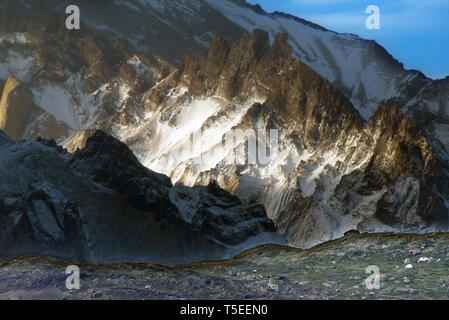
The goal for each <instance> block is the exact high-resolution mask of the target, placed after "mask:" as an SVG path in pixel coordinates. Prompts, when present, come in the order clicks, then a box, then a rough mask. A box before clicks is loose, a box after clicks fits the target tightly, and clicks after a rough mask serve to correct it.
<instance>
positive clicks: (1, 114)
mask: <svg viewBox="0 0 449 320" xmlns="http://www.w3.org/2000/svg"><path fill="white" fill-rule="evenodd" d="M32 109H33V102H32V94H31V90H30V89H28V88H26V87H25V86H23V85H21V84H20V82H19V81H17V80H16V79H14V78H11V77H9V78H8V80H7V81H6V83H5V86H4V88H3V95H2V97H1V100H0V130H2V131H3V132H5V133H6V134H7V135H8V136H10V137H11V138H13V139H15V140H20V139H21V138H22V135H23V132H24V130H25V128H26V126H27V124H28V119H29V117H30V114H31V111H32Z"/></svg>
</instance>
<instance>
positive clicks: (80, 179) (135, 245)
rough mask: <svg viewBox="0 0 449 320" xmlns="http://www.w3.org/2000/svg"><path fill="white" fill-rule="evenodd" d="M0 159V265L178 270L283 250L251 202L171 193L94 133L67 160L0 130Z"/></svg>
mask: <svg viewBox="0 0 449 320" xmlns="http://www.w3.org/2000/svg"><path fill="white" fill-rule="evenodd" d="M0 154H1V157H0V179H1V181H2V184H1V186H0V222H1V227H0V228H1V232H0V258H8V257H14V256H23V255H33V256H54V257H59V258H62V259H68V260H72V261H73V260H75V261H85V262H89V263H106V262H124V261H128V262H152V263H160V264H178V263H188V262H192V261H200V260H208V259H220V258H225V257H229V256H230V255H233V254H236V253H237V252H240V251H241V250H244V249H246V248H249V247H251V246H252V245H254V244H262V243H266V242H279V243H283V242H284V240H283V239H282V237H280V236H279V235H278V234H277V233H276V232H275V229H274V225H273V223H272V222H271V221H270V220H269V219H268V218H267V217H266V214H265V210H264V208H263V206H261V205H260V204H259V205H256V204H252V205H243V204H242V203H241V202H240V201H239V200H238V199H237V198H236V197H233V196H232V195H230V194H229V193H227V192H225V191H224V190H221V189H219V188H217V187H210V188H201V190H200V189H191V188H182V189H180V188H181V187H180V186H178V187H176V188H174V187H173V185H172V184H171V182H170V180H169V178H168V177H166V176H163V175H161V174H158V173H155V172H152V171H151V170H149V169H147V168H145V167H144V166H142V165H141V164H140V163H139V161H138V160H137V159H136V157H135V156H134V155H133V153H132V152H131V151H130V150H129V149H128V147H127V146H126V145H125V144H123V143H121V142H119V141H118V140H116V139H114V138H113V137H111V136H109V135H107V134H105V133H103V132H95V133H94V134H93V135H92V137H90V138H89V139H88V140H87V143H86V147H85V148H84V149H82V150H78V151H77V152H75V153H74V154H68V153H67V152H66V150H64V149H62V148H61V147H58V146H57V145H56V143H55V142H54V141H52V140H45V139H43V140H42V139H40V140H39V141H37V142H14V141H12V140H10V139H9V138H8V137H6V136H5V135H4V134H3V133H1V132H0ZM197 204H201V205H197ZM189 215H192V216H194V217H195V221H192V220H189V218H188V217H189Z"/></svg>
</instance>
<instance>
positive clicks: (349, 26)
mask: <svg viewBox="0 0 449 320" xmlns="http://www.w3.org/2000/svg"><path fill="white" fill-rule="evenodd" d="M248 2H249V3H252V4H255V3H258V4H260V5H261V6H262V7H263V8H264V9H265V11H268V12H273V11H282V12H286V13H290V14H293V15H296V16H298V17H301V18H303V19H306V20H309V21H311V22H315V23H317V24H319V25H322V26H323V27H326V28H328V29H330V30H334V31H337V32H348V33H354V34H356V35H358V36H360V37H362V38H365V39H373V40H376V41H377V42H378V43H380V44H381V45H382V46H383V47H385V48H386V49H387V50H388V51H389V52H390V53H391V54H392V55H393V56H394V57H395V58H396V59H398V60H399V61H401V62H402V63H403V64H404V66H405V68H407V69H416V70H420V71H422V72H423V73H424V74H425V75H426V76H428V77H430V78H434V79H438V78H444V77H445V76H447V75H449V0H275V1H273V0H249V1H248ZM369 5H377V6H378V7H379V8H380V27H381V28H380V29H379V30H375V29H372V30H369V29H367V28H366V27H365V20H366V18H367V17H368V15H367V14H366V13H365V9H366V8H367V7H368V6H369Z"/></svg>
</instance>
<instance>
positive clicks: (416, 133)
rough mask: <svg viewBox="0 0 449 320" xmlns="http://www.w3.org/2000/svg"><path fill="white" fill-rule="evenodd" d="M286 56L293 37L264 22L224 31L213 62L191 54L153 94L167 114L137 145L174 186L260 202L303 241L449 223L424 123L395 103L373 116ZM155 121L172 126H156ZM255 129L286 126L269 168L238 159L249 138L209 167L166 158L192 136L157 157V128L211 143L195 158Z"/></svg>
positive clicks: (442, 180) (442, 168)
mask: <svg viewBox="0 0 449 320" xmlns="http://www.w3.org/2000/svg"><path fill="white" fill-rule="evenodd" d="M290 53H291V49H290V47H289V46H288V42H287V36H286V34H278V35H277V36H276V38H275V40H274V42H273V44H272V45H271V44H270V42H269V39H268V33H266V32H264V31H263V30H260V29H256V30H255V31H254V32H253V34H252V35H251V36H250V37H243V38H242V39H241V40H240V41H239V42H237V43H234V44H233V45H232V47H229V45H228V44H227V43H226V42H225V41H224V40H223V39H220V38H217V39H215V40H214V41H212V43H211V49H210V51H209V53H208V55H207V57H204V58H201V59H196V58H185V59H183V60H182V62H181V64H180V67H179V70H178V71H177V72H176V73H174V74H173V75H172V76H171V78H170V81H166V82H164V83H162V84H161V85H159V86H158V87H157V88H154V89H152V90H150V91H149V92H148V93H147V94H146V97H147V98H146V105H147V108H148V109H151V108H152V106H157V109H153V110H160V113H157V112H154V111H153V113H152V114H151V117H147V118H146V122H144V123H142V124H141V130H142V132H147V133H148V132H149V135H148V136H149V137H147V138H146V139H147V140H146V141H148V145H147V144H146V143H147V142H144V141H143V140H140V142H138V143H137V144H136V146H135V147H134V150H135V152H136V153H137V154H139V155H141V156H142V158H143V159H144V163H146V164H147V165H148V166H149V167H151V168H154V169H155V170H156V171H161V172H165V173H166V174H168V175H170V176H171V177H172V180H174V181H177V182H181V183H183V184H186V185H198V184H200V185H201V184H203V183H205V184H207V183H210V181H214V180H215V181H218V183H219V184H220V186H221V187H222V188H225V189H226V190H228V191H230V192H233V193H234V194H236V195H237V196H239V197H240V198H241V199H243V200H245V201H247V202H249V201H252V200H257V201H261V202H263V203H264V205H265V207H266V209H267V213H268V216H269V217H270V218H271V219H273V221H274V222H275V224H276V228H277V230H278V231H279V232H281V233H282V234H284V235H286V237H287V239H288V240H289V242H290V243H291V244H294V245H297V246H305V247H308V246H311V245H314V244H317V243H319V242H321V241H324V240H329V239H332V238H335V237H339V236H342V235H343V234H344V232H346V231H348V230H351V229H359V230H361V231H387V230H400V231H404V232H424V231H430V230H446V229H447V227H448V219H447V217H448V215H447V213H448V202H447V199H448V197H449V189H448V187H447V185H448V179H449V178H448V177H449V176H448V167H447V160H446V159H445V158H441V154H440V153H439V152H438V150H437V151H435V150H434V149H433V148H432V146H431V144H429V142H428V140H427V139H426V137H425V135H424V134H423V133H422V131H421V130H420V129H419V127H418V126H417V125H416V124H415V123H414V122H413V121H411V120H409V119H408V118H407V117H405V116H404V115H403V114H402V113H401V112H400V111H398V110H397V109H396V108H395V107H391V106H390V107H388V106H381V107H379V109H378V111H377V112H376V113H375V114H374V115H373V116H372V117H371V118H370V120H369V121H368V122H365V121H364V119H363V118H362V117H361V116H360V114H359V113H358V111H357V110H356V109H355V108H354V107H353V106H352V104H351V103H350V102H349V101H348V100H347V99H346V98H345V97H344V96H343V95H342V94H341V93H340V92H339V91H338V90H337V89H336V88H335V87H334V86H333V85H332V84H331V83H329V82H328V81H327V80H325V79H323V78H322V77H320V76H319V75H318V74H317V73H315V72H314V71H313V70H311V69H310V68H308V67H307V66H306V65H304V64H303V63H301V62H300V61H298V60H296V59H294V58H293V57H291V56H290ZM161 97H162V98H161ZM217 97H220V98H221V99H222V100H220V101H218V102H217V99H218V98H217ZM198 101H205V102H207V103H208V104H209V107H208V108H207V107H205V108H204V110H203V111H202V113H203V114H208V116H206V117H204V118H203V119H202V122H201V124H200V125H198V126H196V127H195V128H193V127H192V126H191V124H190V123H185V122H183V116H182V113H183V112H191V113H195V111H194V110H196V108H197V106H198V103H199V102H198ZM186 110H187V111H186ZM156 119H159V120H158V122H159V123H160V122H165V121H166V122H167V123H168V127H164V129H162V128H161V127H160V126H155V124H156V123H158V122H156ZM197 121H198V120H197ZM226 123H227V124H232V125H229V126H226V125H222V124H226ZM217 127H218V128H217ZM251 129H260V130H261V131H262V132H264V133H267V132H268V131H269V130H270V129H278V130H279V139H278V141H279V145H278V149H277V150H276V151H274V152H272V153H271V157H270V161H269V163H268V164H261V163H260V162H258V163H257V164H252V163H249V161H247V162H246V163H245V164H244V166H239V165H236V164H235V163H234V162H233V161H232V157H230V155H231V154H233V153H235V152H236V150H237V149H238V148H240V147H242V146H243V147H244V148H245V147H247V145H246V144H245V143H246V142H245V141H237V142H235V143H234V144H233V145H232V147H229V146H228V149H226V150H225V151H224V152H223V153H221V154H220V155H219V156H217V157H216V158H215V159H214V160H213V164H212V165H211V163H207V164H206V165H204V164H203V165H200V166H198V165H196V163H198V162H197V161H195V160H196V159H194V158H195V157H192V158H184V159H178V161H177V162H176V161H175V162H174V163H170V161H169V160H171V159H173V154H172V153H170V149H171V150H172V151H173V150H176V149H177V148H180V147H181V146H182V145H183V144H184V143H187V142H188V141H189V138H185V137H184V136H182V137H179V138H178V140H175V141H172V142H171V143H170V144H169V147H165V148H162V149H161V150H162V151H161V152H160V153H158V152H156V153H150V150H154V149H153V148H154V147H153V146H154V145H156V144H158V143H160V141H161V139H162V138H163V137H162V136H159V135H158V131H163V132H164V135H165V136H171V132H177V131H182V132H190V133H193V134H195V132H201V133H202V134H203V136H204V137H207V140H208V141H207V143H205V144H206V145H207V146H209V147H207V146H206V149H204V150H201V151H200V150H196V151H195V152H194V153H193V154H197V155H198V154H200V155H201V154H204V153H206V152H210V150H212V149H214V147H215V146H216V145H217V144H218V145H219V144H222V137H223V135H225V134H227V133H229V132H230V131H232V130H234V131H235V130H241V131H242V132H246V130H251ZM220 130H221V131H220ZM217 131H218V132H219V134H218V138H217V139H215V140H213V138H211V136H212V135H214V134H215V135H216V134H217ZM173 134H174V133H173ZM258 139H259V142H262V139H261V138H258ZM266 139H268V138H266ZM211 140H212V141H214V142H212V141H211ZM203 147H204V143H203ZM271 147H272V148H273V147H274V145H272V146H271ZM145 155H148V156H147V158H145ZM431 190H433V191H431Z"/></svg>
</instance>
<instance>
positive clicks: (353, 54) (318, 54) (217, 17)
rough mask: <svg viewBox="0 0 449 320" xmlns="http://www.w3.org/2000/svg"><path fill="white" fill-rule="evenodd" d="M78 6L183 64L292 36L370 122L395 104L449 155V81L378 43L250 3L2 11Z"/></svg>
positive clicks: (149, 0) (303, 55) (25, 1)
mask: <svg viewBox="0 0 449 320" xmlns="http://www.w3.org/2000/svg"><path fill="white" fill-rule="evenodd" d="M70 4H76V5H78V6H79V7H80V8H81V11H82V15H81V18H82V21H84V22H85V23H86V24H88V25H89V26H90V27H92V28H94V29H96V30H98V31H99V32H101V33H102V34H103V35H105V36H107V37H109V38H112V37H115V36H120V37H123V38H126V39H127V40H128V42H129V43H130V45H132V46H133V48H135V49H136V50H138V51H143V52H146V53H148V54H150V55H159V56H162V57H164V58H165V59H167V60H168V61H170V62H172V63H173V64H175V65H176V64H177V62H178V61H179V59H180V58H181V57H182V56H184V55H189V56H197V57H199V56H201V55H202V54H203V53H204V51H205V50H206V49H207V48H208V44H209V42H210V40H212V38H213V37H215V36H220V37H222V38H224V39H226V41H227V42H228V43H233V42H234V41H237V40H239V39H240V38H241V36H243V35H244V34H248V33H251V32H252V30H253V28H254V27H259V28H261V29H264V30H266V31H268V32H269V34H270V39H271V41H273V39H274V38H275V35H276V34H277V33H280V32H281V33H282V32H285V33H287V34H288V42H289V45H290V46H291V47H292V49H293V51H292V54H293V56H294V57H295V58H297V59H299V60H300V61H302V62H303V63H305V64H306V65H307V66H309V67H310V68H311V69H313V70H314V71H316V72H318V73H319V74H320V75H321V76H323V77H324V78H326V79H328V80H329V81H330V82H331V83H333V84H334V85H335V86H337V88H338V89H339V90H340V92H342V93H343V94H344V95H345V96H346V97H347V98H348V99H349V100H350V101H351V102H352V104H353V105H354V106H355V107H356V108H357V109H358V110H359V112H360V114H361V115H362V117H363V118H364V119H365V120H368V118H369V117H370V116H371V115H373V114H374V112H375V111H376V110H377V106H378V105H379V104H382V103H388V104H394V105H395V106H396V107H397V108H399V109H400V110H401V111H402V112H403V113H404V114H406V115H407V116H408V117H410V118H411V119H412V120H414V121H415V122H417V123H418V124H419V126H420V127H421V128H422V129H423V131H424V133H425V134H426V136H428V137H430V138H431V140H432V144H433V145H434V146H435V148H438V150H439V151H438V152H442V153H444V154H446V155H447V152H448V150H449V135H448V134H447V132H449V80H448V78H446V79H442V80H437V81H435V80H431V79H428V78H426V77H425V76H424V75H423V74H422V73H421V72H419V71H416V70H405V69H404V67H403V65H402V64H401V63H400V62H399V61H397V60H396V59H395V58H394V57H392V56H391V55H390V54H389V53H388V52H387V51H386V50H385V49H384V48H383V47H382V46H380V45H379V44H378V43H376V42H375V41H370V40H365V39H362V38H359V37H358V36H356V35H353V34H339V33H336V32H333V31H330V30H327V29H325V28H323V27H321V26H319V25H316V24H313V23H310V22H308V21H305V20H303V19H300V18H298V17H295V16H292V15H288V14H283V13H281V12H274V13H267V12H265V11H263V10H262V9H261V7H260V6H257V5H256V6H253V5H250V4H248V3H247V2H246V1H244V0H193V1H184V0H127V1H124V0H118V1H114V2H113V3H111V2H110V1H95V2H92V1H87V0H77V1H68V0H64V1H57V0H44V1H39V4H37V3H36V2H35V1H30V0H4V1H2V4H0V7H1V6H3V7H5V8H10V9H14V10H16V11H17V12H25V13H33V14H42V13H47V12H57V13H60V14H64V13H65V8H66V7H67V6H68V5H70ZM7 21H8V20H5V23H8V22H7ZM8 24H9V23H8ZM13 25H15V24H13Z"/></svg>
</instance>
